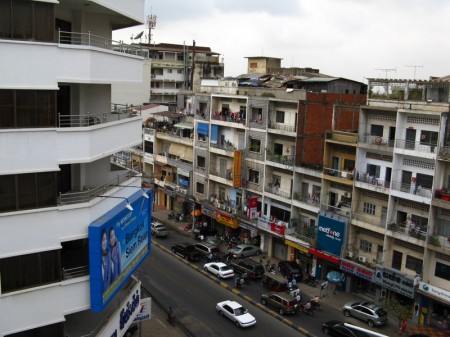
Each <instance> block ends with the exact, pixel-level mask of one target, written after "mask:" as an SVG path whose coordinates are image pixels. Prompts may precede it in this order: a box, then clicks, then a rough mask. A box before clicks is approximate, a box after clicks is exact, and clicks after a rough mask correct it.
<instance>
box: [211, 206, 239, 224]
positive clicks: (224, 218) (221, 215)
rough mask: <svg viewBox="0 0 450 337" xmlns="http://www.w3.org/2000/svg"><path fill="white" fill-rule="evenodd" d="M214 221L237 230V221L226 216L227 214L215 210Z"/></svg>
mask: <svg viewBox="0 0 450 337" xmlns="http://www.w3.org/2000/svg"><path fill="white" fill-rule="evenodd" d="M216 220H217V222H219V223H221V224H224V225H226V226H229V227H231V228H235V229H236V228H239V225H238V220H237V219H236V218H235V217H232V216H230V215H228V214H227V213H224V212H221V211H217V210H216Z"/></svg>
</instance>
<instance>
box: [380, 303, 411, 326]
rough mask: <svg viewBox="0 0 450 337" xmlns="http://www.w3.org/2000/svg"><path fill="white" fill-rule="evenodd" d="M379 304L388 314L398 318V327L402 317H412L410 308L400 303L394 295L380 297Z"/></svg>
mask: <svg viewBox="0 0 450 337" xmlns="http://www.w3.org/2000/svg"><path fill="white" fill-rule="evenodd" d="M380 305H381V307H382V308H383V309H384V310H386V312H387V313H388V315H390V316H391V317H396V318H397V319H398V326H399V327H400V326H401V323H402V320H403V319H411V318H412V311H411V308H410V307H408V306H406V305H402V304H401V303H400V302H399V300H398V299H397V297H395V296H392V297H391V298H386V297H385V298H382V299H381V300H380Z"/></svg>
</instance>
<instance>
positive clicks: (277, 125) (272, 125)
mask: <svg viewBox="0 0 450 337" xmlns="http://www.w3.org/2000/svg"><path fill="white" fill-rule="evenodd" d="M269 128H270V129H275V130H281V131H287V132H295V125H288V124H283V123H275V122H269Z"/></svg>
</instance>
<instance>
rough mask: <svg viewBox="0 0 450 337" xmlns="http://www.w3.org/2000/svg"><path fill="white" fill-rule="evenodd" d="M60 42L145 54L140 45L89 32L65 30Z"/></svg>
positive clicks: (132, 53)
mask: <svg viewBox="0 0 450 337" xmlns="http://www.w3.org/2000/svg"><path fill="white" fill-rule="evenodd" d="M58 43H59V44H62V45H64V44H72V45H81V46H90V47H96V48H102V49H109V50H113V51H117V52H121V53H125V54H130V55H137V56H143V53H142V47H141V46H140V45H129V44H125V43H123V42H122V41H115V40H111V39H107V38H105V37H102V36H98V35H94V34H91V33H90V32H88V33H77V32H65V31H61V30H60V31H59V33H58Z"/></svg>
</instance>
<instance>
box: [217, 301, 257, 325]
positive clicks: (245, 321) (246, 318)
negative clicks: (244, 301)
mask: <svg viewBox="0 0 450 337" xmlns="http://www.w3.org/2000/svg"><path fill="white" fill-rule="evenodd" d="M216 310H217V312H218V313H219V314H220V315H221V316H225V317H227V318H228V319H230V320H231V321H233V322H234V324H235V325H236V326H237V327H241V328H246V327H249V326H252V325H255V324H256V318H255V317H253V316H252V315H251V314H250V313H249V312H248V310H247V309H245V308H244V307H243V306H242V305H240V304H239V303H238V302H236V301H223V302H219V303H217V305H216Z"/></svg>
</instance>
